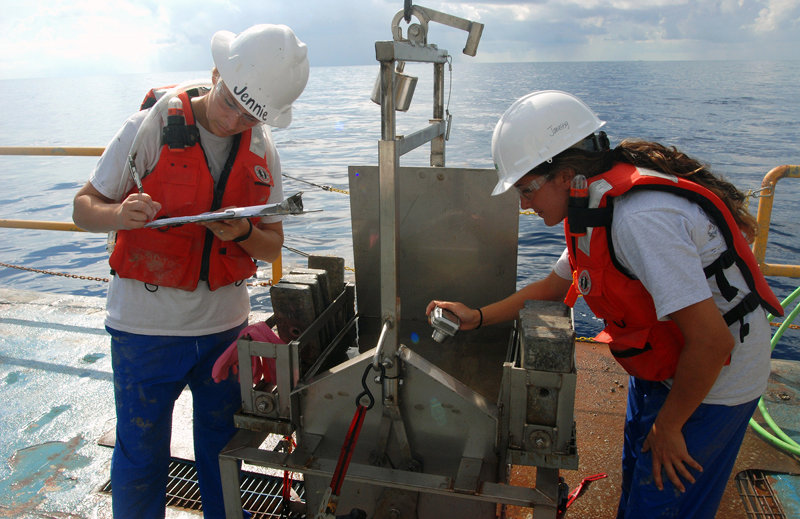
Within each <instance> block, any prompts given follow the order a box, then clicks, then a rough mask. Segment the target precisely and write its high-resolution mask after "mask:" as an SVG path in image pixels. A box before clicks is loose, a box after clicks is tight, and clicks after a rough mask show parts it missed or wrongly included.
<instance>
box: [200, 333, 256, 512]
mask: <svg viewBox="0 0 800 519" xmlns="http://www.w3.org/2000/svg"><path fill="white" fill-rule="evenodd" d="M245 325H246V323H243V324H242V325H241V326H239V327H237V328H234V329H232V330H228V331H226V332H223V333H219V334H214V335H207V336H204V337H201V338H198V342H197V363H196V365H195V366H194V368H193V369H192V371H191V372H190V374H189V387H190V388H191V390H192V401H193V408H194V452H195V461H196V467H197V473H198V482H199V486H200V494H201V497H202V501H203V517H204V518H205V519H217V518H219V519H224V518H225V506H224V502H223V497H222V482H221V480H220V471H219V453H220V451H221V450H222V449H223V447H225V445H227V443H228V442H229V441H230V439H231V438H232V437H233V435H234V434H235V433H236V427H235V426H234V423H233V415H234V413H236V411H238V410H239V408H240V407H241V392H240V389H239V381H238V377H236V376H235V375H232V376H229V377H228V378H227V379H226V380H223V381H222V382H219V383H216V382H214V380H213V379H212V378H211V369H212V368H213V366H214V362H215V361H216V360H217V358H218V357H219V356H220V355H221V354H222V353H223V352H224V351H225V349H226V348H227V347H228V346H229V345H230V344H231V343H232V342H233V341H234V340H235V339H236V337H237V336H238V335H239V332H240V331H241V329H242V328H244V327H245Z"/></svg>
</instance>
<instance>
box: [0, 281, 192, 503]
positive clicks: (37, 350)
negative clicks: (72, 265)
mask: <svg viewBox="0 0 800 519" xmlns="http://www.w3.org/2000/svg"><path fill="white" fill-rule="evenodd" d="M104 315H105V300H104V299H102V298H92V297H76V296H64V295H56V294H43V293H34V292H23V291H17V290H5V289H0V393H1V395H2V401H3V406H2V408H0V437H2V438H3V441H2V443H0V459H2V461H3V463H0V516H4V517H18V518H25V517H70V518H79V517H85V518H110V517H111V516H112V514H111V506H110V505H111V500H110V498H109V496H108V495H107V494H101V493H100V492H98V489H99V487H100V486H102V485H103V484H104V483H105V482H106V481H107V480H108V476H109V464H110V461H111V449H110V448H108V447H107V446H102V445H100V444H99V443H98V441H99V440H100V438H101V437H102V436H103V435H104V434H105V433H107V432H108V431H110V430H113V427H114V394H113V383H112V375H111V358H110V353H109V338H108V335H107V333H106V331H105V329H104V328H103V318H104ZM112 442H113V436H112ZM197 516H198V515H197V514H195V513H190V512H185V511H179V510H168V513H167V517H171V518H176V517H197Z"/></svg>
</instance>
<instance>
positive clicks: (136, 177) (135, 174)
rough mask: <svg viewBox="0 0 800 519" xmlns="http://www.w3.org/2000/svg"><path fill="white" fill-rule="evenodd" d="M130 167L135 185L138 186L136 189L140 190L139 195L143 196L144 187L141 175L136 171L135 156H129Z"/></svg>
mask: <svg viewBox="0 0 800 519" xmlns="http://www.w3.org/2000/svg"><path fill="white" fill-rule="evenodd" d="M128 166H129V167H130V170H131V177H132V178H133V183H134V184H136V189H138V190H139V194H140V195H141V194H142V193H144V188H143V187H142V179H140V178H139V173H138V172H137V171H136V163H135V162H134V161H133V155H128Z"/></svg>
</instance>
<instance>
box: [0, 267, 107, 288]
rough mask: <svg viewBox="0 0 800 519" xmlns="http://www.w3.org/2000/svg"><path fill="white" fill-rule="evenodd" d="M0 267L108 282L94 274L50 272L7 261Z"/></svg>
mask: <svg viewBox="0 0 800 519" xmlns="http://www.w3.org/2000/svg"><path fill="white" fill-rule="evenodd" d="M0 267H8V268H12V269H18V270H27V271H28V272H36V273H37V274H47V275H50V276H62V277H65V278H73V279H85V280H88V281H104V282H106V283H108V278H98V277H94V276H82V275H80V274H67V273H64V272H52V271H49V270H41V269H35V268H31V267H21V266H19V265H11V264H9V263H0Z"/></svg>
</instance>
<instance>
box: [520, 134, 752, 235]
mask: <svg viewBox="0 0 800 519" xmlns="http://www.w3.org/2000/svg"><path fill="white" fill-rule="evenodd" d="M617 162H627V163H629V164H633V165H634V166H637V167H641V168H647V169H652V170H655V171H660V172H662V173H667V174H669V175H675V176H676V177H682V178H685V179H687V180H691V181H692V182H696V183H698V184H700V185H701V186H703V187H705V188H706V189H708V190H710V191H711V192H713V193H714V194H715V195H717V196H718V197H719V198H720V199H721V200H722V201H723V202H724V203H725V205H726V206H727V207H728V209H730V211H731V213H732V214H733V218H734V220H735V221H736V223H737V225H738V226H739V229H740V230H741V231H742V232H743V233H744V235H745V237H746V238H747V240H748V241H749V242H752V241H753V239H754V238H755V235H756V231H757V227H758V224H757V223H756V219H755V217H754V216H753V215H751V214H750V212H749V211H748V209H747V195H746V194H745V193H744V192H742V191H740V190H739V189H738V188H736V186H734V185H733V184H731V183H730V182H728V181H727V180H725V179H724V178H722V177H720V176H717V175H715V174H714V173H712V172H711V171H710V170H709V168H708V166H707V165H705V164H703V163H702V162H700V161H698V160H696V159H694V158H692V157H689V156H688V155H686V154H685V153H683V152H681V151H679V150H678V149H677V148H675V147H674V146H663V145H661V144H658V143H656V142H650V141H644V140H637V139H625V140H624V141H622V142H621V143H620V144H619V146H617V147H616V148H614V149H613V150H606V151H584V150H581V149H578V148H569V149H567V150H565V151H563V152H561V153H559V154H558V155H556V156H555V157H553V160H552V161H551V162H545V163H543V164H541V165H539V166H537V167H536V168H534V169H533V170H532V171H531V173H534V174H537V175H547V176H548V177H552V176H553V175H555V174H556V172H558V171H560V170H562V169H565V168H569V169H572V170H573V171H575V172H576V173H580V174H583V175H586V176H587V177H592V176H595V175H599V174H601V173H605V172H606V171H608V170H609V169H611V168H612V167H613V166H614V164H615V163H617Z"/></svg>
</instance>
